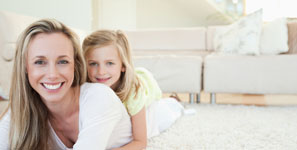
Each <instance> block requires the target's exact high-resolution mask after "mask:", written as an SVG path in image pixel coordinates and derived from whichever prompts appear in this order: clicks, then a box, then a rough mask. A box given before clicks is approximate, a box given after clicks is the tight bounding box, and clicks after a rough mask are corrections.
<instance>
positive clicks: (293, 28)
mask: <svg viewBox="0 0 297 150" xmlns="http://www.w3.org/2000/svg"><path fill="white" fill-rule="evenodd" d="M287 25H288V44H289V51H288V53H289V54H297V21H296V20H295V21H288V24H287Z"/></svg>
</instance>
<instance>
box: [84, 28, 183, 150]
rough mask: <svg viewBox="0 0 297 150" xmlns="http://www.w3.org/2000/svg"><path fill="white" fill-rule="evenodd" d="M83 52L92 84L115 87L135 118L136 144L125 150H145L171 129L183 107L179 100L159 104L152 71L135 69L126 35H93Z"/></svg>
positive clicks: (116, 33)
mask: <svg viewBox="0 0 297 150" xmlns="http://www.w3.org/2000/svg"><path fill="white" fill-rule="evenodd" d="M83 51H84V56H85V58H86V61H87V70H88V81H90V82H99V83H103V84H105V85H108V86H109V87H111V88H112V89H113V90H114V91H115V92H116V94H117V95H118V96H119V98H120V99H121V101H122V102H123V104H124V105H125V107H126V109H127V110H128V113H129V115H130V116H131V122H132V134H133V141H132V142H131V143H129V144H127V145H125V146H123V147H121V148H120V149H121V150H124V149H127V150H130V149H143V148H145V147H146V145H147V138H150V137H152V136H155V135H158V134H159V133H160V132H161V131H163V130H165V129H167V128H168V127H169V126H170V125H171V124H172V123H173V122H174V121H175V120H176V119H177V118H178V117H179V116H180V115H181V113H182V110H183V107H182V106H181V105H180V104H179V103H178V102H177V101H176V100H175V99H173V98H168V99H166V100H161V101H159V100H160V99H161V97H162V91H161V90H160V88H159V86H158V84H157V82H156V80H155V79H154V77H153V75H152V74H151V73H150V72H149V71H148V70H146V69H144V68H136V69H134V66H133V63H132V58H131V57H132V55H131V49H130V47H129V43H128V40H127V37H126V36H125V34H124V33H123V32H122V31H119V30H118V31H112V30H99V31H96V32H93V33H92V34H91V35H89V36H88V37H86V38H85V40H84V42H83Z"/></svg>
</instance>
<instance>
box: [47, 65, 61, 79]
mask: <svg viewBox="0 0 297 150" xmlns="http://www.w3.org/2000/svg"><path fill="white" fill-rule="evenodd" d="M48 69H49V70H48V77H49V79H56V78H58V74H59V71H58V69H57V66H56V65H55V64H50V65H49V68H48Z"/></svg>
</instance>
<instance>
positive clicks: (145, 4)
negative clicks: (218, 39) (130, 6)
mask: <svg viewBox="0 0 297 150" xmlns="http://www.w3.org/2000/svg"><path fill="white" fill-rule="evenodd" d="M220 15H221V16H220ZM227 19H228V18H227ZM227 19H226V18H225V17H224V16H223V15H222V14H220V13H219V11H218V10H217V9H216V8H215V7H213V6H212V4H210V3H209V2H208V0H185V1H184V0H139V1H137V28H171V27H173V28H174V27H197V26H208V25H219V24H227V23H230V22H229V20H227Z"/></svg>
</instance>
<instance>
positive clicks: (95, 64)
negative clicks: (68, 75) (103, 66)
mask: <svg viewBox="0 0 297 150" xmlns="http://www.w3.org/2000/svg"><path fill="white" fill-rule="evenodd" d="M89 66H98V64H97V63H95V62H92V63H89Z"/></svg>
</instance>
